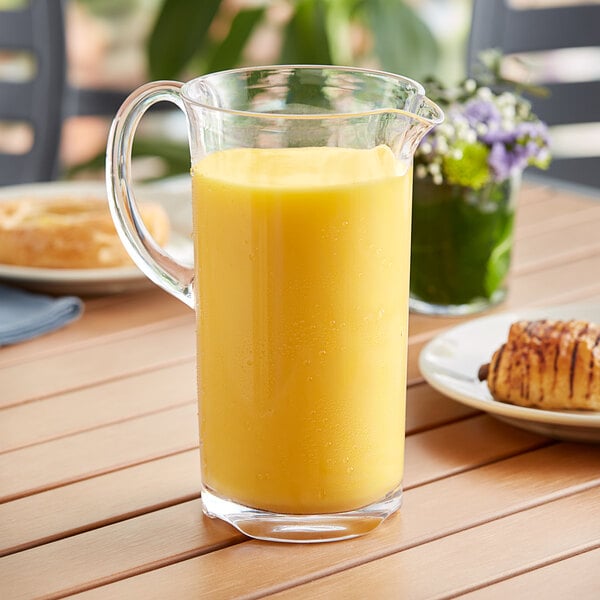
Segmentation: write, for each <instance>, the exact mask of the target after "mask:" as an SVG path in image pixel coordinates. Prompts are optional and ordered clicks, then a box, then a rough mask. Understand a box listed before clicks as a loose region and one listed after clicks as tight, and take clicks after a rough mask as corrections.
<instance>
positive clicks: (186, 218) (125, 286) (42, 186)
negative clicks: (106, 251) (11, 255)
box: [0, 178, 193, 295]
mask: <svg viewBox="0 0 600 600" xmlns="http://www.w3.org/2000/svg"><path fill="white" fill-rule="evenodd" d="M134 191H135V193H136V199H137V200H139V201H140V202H143V201H147V202H159V203H160V204H162V206H163V207H164V208H165V210H166V211H167V213H168V214H169V219H170V221H171V236H170V241H169V243H168V244H167V245H166V247H165V250H166V251H167V252H168V253H169V254H171V255H172V256H173V257H174V258H177V259H178V260H180V261H182V262H184V263H186V264H191V262H192V260H193V244H192V240H191V229H192V226H191V188H190V183H189V180H188V179H184V178H182V179H179V178H178V179H177V180H174V181H173V182H169V183H164V184H163V183H161V184H153V185H139V186H136V187H134ZM55 196H63V197H73V198H82V197H83V198H86V197H88V198H106V188H105V186H104V184H103V183H102V182H87V181H86V182H81V181H66V182H62V181H57V182H50V183H35V184H31V185H16V186H10V187H4V188H0V202H4V201H7V200H15V199H18V198H48V197H55ZM0 280H2V281H5V282H8V283H13V284H15V285H19V286H21V287H26V288H28V289H31V290H36V291H42V292H48V293H51V294H78V295H91V294H115V293H121V292H129V291H135V290H139V289H145V288H148V287H151V286H153V285H154V284H153V283H152V282H151V281H150V280H149V279H148V278H147V277H146V276H145V275H144V274H143V273H142V272H141V271H140V270H139V269H138V268H137V267H136V266H131V267H113V268H107V269H41V268H33V267H19V266H13V265H2V264H0Z"/></svg>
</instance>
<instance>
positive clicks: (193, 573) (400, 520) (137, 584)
mask: <svg viewBox="0 0 600 600" xmlns="http://www.w3.org/2000/svg"><path fill="white" fill-rule="evenodd" d="M599 465H600V448H598V449H595V451H593V452H589V453H586V454H581V453H580V452H579V448H578V447H577V445H571V444H558V445H555V446H552V447H549V448H545V449H542V450H537V451H535V452H529V453H527V454H523V455H520V456H517V457H514V458H511V459H508V460H504V461H501V462H498V463H494V464H492V465H487V466H485V467H482V468H479V469H475V470H472V471H468V472H466V473H461V474H460V475H456V476H453V477H448V478H446V479H442V480H440V481H436V482H434V483H430V484H428V485H424V486H420V487H416V488H414V489H410V490H408V491H407V492H406V493H405V499H404V504H403V507H402V508H401V510H400V512H399V514H397V515H396V516H395V517H393V518H391V519H390V520H389V521H388V523H386V524H385V525H384V526H382V527H380V528H378V529H377V530H375V531H374V532H372V533H370V534H369V535H367V536H364V537H361V538H356V539H353V540H347V541H345V542H343V543H337V544H308V545H296V544H269V543H264V542H256V541H250V542H245V543H243V544H238V545H235V546H231V547H228V548H225V549H223V550H219V551H218V552H211V553H209V554H205V555H202V556H198V557H196V558H192V559H189V560H185V561H182V562H178V563H175V564H172V565H170V566H165V567H164V568H161V569H158V570H152V571H149V572H148V573H145V574H142V575H138V576H136V577H131V578H128V579H125V580H122V581H119V582H117V583H114V584H110V585H108V586H107V587H106V588H98V589H96V590H92V591H91V592H88V593H87V594H85V595H83V596H82V597H83V598H87V599H90V600H91V599H93V598H166V597H172V598H178V600H187V599H188V598H189V599H198V598H210V599H211V600H220V599H229V598H238V597H259V596H261V595H264V594H268V593H274V592H277V591H280V590H283V589H286V588H288V587H293V586H297V585H301V584H303V583H306V582H308V581H310V580H312V579H315V578H319V577H325V576H327V575H331V574H333V573H336V572H339V571H345V570H347V569H350V568H352V567H356V566H358V565H361V564H363V563H368V562H370V561H373V560H377V561H379V560H380V559H381V558H382V557H384V556H389V555H390V554H394V553H396V552H404V551H406V550H407V549H409V548H413V547H415V546H419V545H421V544H425V543H428V542H432V541H434V540H438V539H440V538H444V537H446V536H452V537H453V538H454V536H455V535H456V534H457V533H458V532H461V531H464V530H467V529H470V528H472V527H476V526H479V525H483V524H484V523H488V522H492V521H495V520H497V519H501V518H504V517H507V516H510V515H512V514H515V513H519V512H521V511H524V510H527V509H530V508H534V507H536V506H542V505H546V504H547V503H548V502H551V501H553V500H558V499H560V498H564V497H568V496H571V495H573V494H574V493H577V492H582V491H585V490H586V489H590V488H592V487H597V486H598V485H600V469H598V466H599ZM532 472H536V473H537V475H536V477H532V476H531V473H532ZM472 490H477V492H476V495H475V496H471V495H470V494H469V492H470V491H471V492H472ZM440 499H443V501H442V502H440ZM131 526H132V527H135V523H134V522H132V525H131ZM583 529H584V530H585V527H584V528H583ZM140 535H143V532H140ZM483 539H484V540H485V539H486V538H483ZM69 540H71V543H72V544H75V545H76V547H75V548H74V549H73V552H74V553H78V552H81V551H83V550H84V548H85V544H84V545H83V546H78V545H77V540H76V538H69ZM64 541H65V542H67V540H64ZM139 543H140V544H143V543H142V542H139ZM479 543H482V542H481V541H480V542H479ZM240 573H244V574H245V576H244V577H240V576H239V574H240ZM427 576H429V577H431V573H430V572H427ZM363 591H364V588H363ZM334 597H335V596H334ZM341 597H343V596H341ZM363 597H364V596H363Z"/></svg>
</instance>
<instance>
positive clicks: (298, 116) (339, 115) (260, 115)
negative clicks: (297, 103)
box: [181, 64, 444, 126]
mask: <svg viewBox="0 0 600 600" xmlns="http://www.w3.org/2000/svg"><path fill="white" fill-rule="evenodd" d="M283 69H302V70H309V69H312V70H325V71H333V70H336V71H347V72H353V73H367V74H369V75H378V76H382V77H386V78H389V79H391V80H394V81H397V82H403V83H408V84H411V85H413V86H414V87H415V88H416V90H417V92H418V94H419V96H420V97H421V98H422V100H423V101H424V102H426V103H427V105H428V106H429V107H430V108H432V109H433V110H432V112H436V113H437V116H436V117H435V118H433V117H425V116H423V115H419V114H416V113H414V112H411V111H410V110H405V109H401V108H374V109H371V110H361V111H354V112H335V113H311V114H302V113H274V112H257V111H251V110H240V109H237V108H226V107H222V106H214V105H211V104H207V103H205V102H200V101H198V100H196V99H194V98H192V97H191V96H190V94H189V93H188V90H189V87H190V86H191V84H192V83H195V82H198V81H202V80H203V79H209V78H211V77H215V76H217V75H235V74H236V73H247V72H251V71H267V70H283ZM181 95H182V97H183V98H184V100H186V101H187V102H189V103H190V104H192V105H194V106H199V107H201V108H205V109H207V110H214V111H217V112H221V113H226V114H230V115H234V116H235V115H237V116H244V117H252V118H257V119H265V118H269V119H295V120H314V119H348V118H356V117H361V116H369V115H380V114H385V113H393V114H404V115H407V116H408V117H410V118H412V119H415V120H417V121H422V122H424V123H427V124H428V125H430V126H435V125H439V124H440V123H442V122H443V121H444V113H443V111H442V109H441V108H440V107H439V106H438V104H437V103H436V102H434V101H433V100H431V99H430V98H428V97H427V94H426V91H425V87H424V86H423V84H421V83H419V82H418V81H416V80H415V79H411V78H410V77H406V76H405V75H397V74H396V73H391V72H389V71H384V70H381V69H370V68H366V67H349V66H338V65H311V64H282V65H255V66H250V67H237V68H234V69H224V70H222V71H213V72H212V73H205V74H204V75H199V76H198V77H194V78H193V79H190V80H189V81H186V82H185V83H184V84H183V86H182V88H181Z"/></svg>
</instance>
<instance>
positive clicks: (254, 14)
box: [207, 7, 265, 73]
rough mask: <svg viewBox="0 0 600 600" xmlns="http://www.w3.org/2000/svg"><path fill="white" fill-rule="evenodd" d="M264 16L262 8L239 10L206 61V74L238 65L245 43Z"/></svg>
mask: <svg viewBox="0 0 600 600" xmlns="http://www.w3.org/2000/svg"><path fill="white" fill-rule="evenodd" d="M264 14H265V9H264V7H260V8H253V9H248V10H241V11H240V12H238V13H237V15H236V16H235V18H234V19H233V22H232V23H231V28H230V29H229V33H228V34H227V37H226V38H225V39H224V40H223V41H222V42H221V43H220V44H219V45H218V46H217V47H216V49H215V51H214V53H213V55H212V57H211V58H210V60H209V61H208V65H207V71H208V72H210V73H212V72H214V71H222V70H223V69H231V68H232V67H236V66H237V65H238V64H239V62H240V57H241V55H242V52H243V50H244V47H245V46H246V42H247V41H248V39H249V38H250V36H251V35H252V32H253V31H254V28H255V27H256V25H258V23H260V21H261V20H262V19H263V17H264Z"/></svg>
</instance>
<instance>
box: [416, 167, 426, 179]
mask: <svg viewBox="0 0 600 600" xmlns="http://www.w3.org/2000/svg"><path fill="white" fill-rule="evenodd" d="M415 175H416V176H417V177H418V178H419V179H425V177H427V167H426V166H425V165H417V166H416V168H415Z"/></svg>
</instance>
